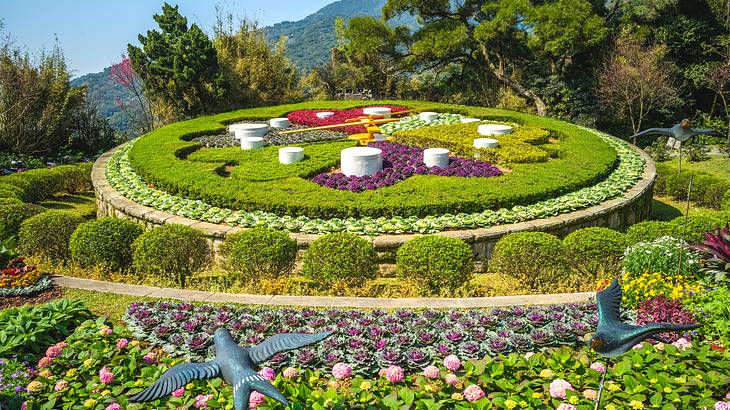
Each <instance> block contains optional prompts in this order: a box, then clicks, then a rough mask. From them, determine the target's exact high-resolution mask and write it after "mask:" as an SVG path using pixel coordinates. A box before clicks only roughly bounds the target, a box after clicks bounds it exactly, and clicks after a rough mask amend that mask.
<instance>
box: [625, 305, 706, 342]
mask: <svg viewBox="0 0 730 410" xmlns="http://www.w3.org/2000/svg"><path fill="white" fill-rule="evenodd" d="M650 323H682V324H691V323H697V320H696V319H695V317H694V315H693V314H692V312H691V311H689V310H687V308H685V307H684V305H683V304H682V302H681V301H679V300H675V299H670V298H668V297H666V296H664V295H660V296H654V297H649V298H647V299H645V300H642V301H640V302H639V303H638V305H637V307H636V324H638V325H647V324H650ZM660 337H662V338H664V339H665V340H668V341H670V342H674V341H676V340H677V339H679V338H681V337H684V335H682V334H681V333H677V332H665V333H661V334H660Z"/></svg>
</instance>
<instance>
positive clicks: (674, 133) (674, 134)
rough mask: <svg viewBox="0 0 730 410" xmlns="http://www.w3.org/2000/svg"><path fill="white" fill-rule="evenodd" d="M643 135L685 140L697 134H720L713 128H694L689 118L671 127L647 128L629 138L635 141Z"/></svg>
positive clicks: (718, 135)
mask: <svg viewBox="0 0 730 410" xmlns="http://www.w3.org/2000/svg"><path fill="white" fill-rule="evenodd" d="M644 135H665V136H667V137H670V138H674V139H675V140H676V141H679V142H685V141H687V140H689V139H690V138H692V137H694V136H697V135H713V136H716V137H720V136H722V135H721V134H720V133H719V132H717V131H715V130H703V129H694V128H691V127H690V123H689V120H687V119H685V120H682V122H680V123H679V124H676V125H675V126H673V127H672V128H648V129H645V130H644V131H641V132H640V133H638V134H636V135H634V136H632V137H631V138H633V139H634V141H636V139H637V138H639V137H643V136H644Z"/></svg>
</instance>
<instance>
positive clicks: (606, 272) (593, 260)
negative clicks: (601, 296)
mask: <svg viewBox="0 0 730 410" xmlns="http://www.w3.org/2000/svg"><path fill="white" fill-rule="evenodd" d="M563 245H564V246H565V251H566V253H567V258H568V264H569V265H570V266H571V268H572V269H573V270H574V271H575V272H576V273H578V274H579V275H580V276H582V277H587V278H591V279H590V280H592V284H595V283H596V280H595V279H598V278H610V277H614V276H616V274H618V273H620V272H621V260H622V259H623V253H624V250H626V247H627V246H628V245H629V240H628V238H627V237H626V235H624V234H623V233H621V232H617V231H614V230H613V229H608V228H603V227H590V228H583V229H579V230H577V231H575V232H571V233H570V234H568V235H567V236H566V237H565V238H564V239H563Z"/></svg>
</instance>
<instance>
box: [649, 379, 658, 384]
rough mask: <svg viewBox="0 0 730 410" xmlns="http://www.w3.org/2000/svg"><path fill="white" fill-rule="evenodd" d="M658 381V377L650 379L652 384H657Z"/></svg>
mask: <svg viewBox="0 0 730 410" xmlns="http://www.w3.org/2000/svg"><path fill="white" fill-rule="evenodd" d="M658 382H659V380H657V379H649V383H651V384H656V383H658Z"/></svg>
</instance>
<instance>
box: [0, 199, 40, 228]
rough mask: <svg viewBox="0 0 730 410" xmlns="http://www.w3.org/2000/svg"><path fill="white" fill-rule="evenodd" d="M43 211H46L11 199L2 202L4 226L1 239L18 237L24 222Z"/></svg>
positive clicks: (0, 208) (0, 213)
mask: <svg viewBox="0 0 730 410" xmlns="http://www.w3.org/2000/svg"><path fill="white" fill-rule="evenodd" d="M43 211H45V209H44V208H42V207H40V206H38V205H33V204H25V203H22V202H19V201H17V200H13V199H9V198H6V199H4V200H2V201H0V221H2V222H3V226H4V229H3V230H2V231H0V238H7V237H8V236H15V235H17V234H18V230H19V229H20V224H21V223H23V221H25V220H26V219H28V218H30V217H31V216H34V215H38V214H39V213H41V212H43Z"/></svg>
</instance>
